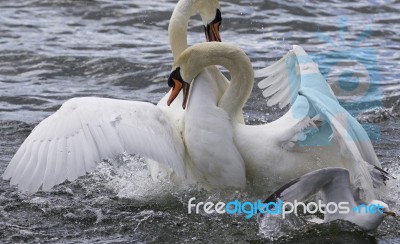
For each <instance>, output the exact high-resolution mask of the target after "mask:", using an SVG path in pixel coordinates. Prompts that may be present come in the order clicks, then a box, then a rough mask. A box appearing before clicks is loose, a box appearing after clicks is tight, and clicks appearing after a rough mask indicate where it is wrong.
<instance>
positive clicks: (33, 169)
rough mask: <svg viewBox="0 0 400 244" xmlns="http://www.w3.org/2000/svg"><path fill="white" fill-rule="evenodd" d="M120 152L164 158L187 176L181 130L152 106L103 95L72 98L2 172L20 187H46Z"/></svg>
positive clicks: (182, 174) (48, 119) (69, 178)
mask: <svg viewBox="0 0 400 244" xmlns="http://www.w3.org/2000/svg"><path fill="white" fill-rule="evenodd" d="M124 151H126V152H128V153H137V154H140V155H142V156H145V157H148V158H151V159H153V160H155V161H157V162H160V163H164V164H165V165H166V166H168V167H170V168H172V169H173V170H174V171H175V172H176V173H177V174H178V175H179V176H182V177H185V176H186V168H185V164H184V160H183V159H184V146H183V142H182V139H181V137H180V134H179V132H178V130H177V128H176V127H175V126H174V125H171V124H170V121H169V120H168V118H167V117H166V116H165V115H164V114H163V112H162V111H161V110H160V109H159V108H157V107H156V106H154V105H152V104H149V103H143V102H132V101H123V100H115V99H107V98H95V97H88V98H74V99H71V100H68V101H67V102H65V103H64V104H63V105H62V107H61V108H60V109H59V110H58V111H57V112H56V113H54V114H53V115H51V116H49V117H48V118H46V119H45V120H43V121H42V122H41V123H39V125H37V126H36V127H35V129H34V130H32V133H31V134H30V135H29V136H28V138H27V139H26V140H25V141H24V143H23V144H22V145H21V147H20V149H19V150H18V151H17V153H16V154H15V156H14V157H13V158H12V160H11V162H10V164H9V166H8V168H7V169H6V171H5V173H4V174H3V178H4V179H10V178H11V184H13V185H14V184H15V185H18V187H19V189H20V190H27V191H30V192H35V191H37V190H38V189H39V188H40V187H42V189H43V190H49V189H51V187H53V186H54V185H56V184H59V183H62V182H64V181H65V180H67V179H68V180H70V181H72V180H75V179H76V178H77V177H79V176H81V175H84V174H85V173H86V172H91V171H92V170H93V169H94V168H95V166H96V164H97V163H99V162H100V160H102V159H106V158H110V157H114V156H116V155H118V154H121V153H123V152H124Z"/></svg>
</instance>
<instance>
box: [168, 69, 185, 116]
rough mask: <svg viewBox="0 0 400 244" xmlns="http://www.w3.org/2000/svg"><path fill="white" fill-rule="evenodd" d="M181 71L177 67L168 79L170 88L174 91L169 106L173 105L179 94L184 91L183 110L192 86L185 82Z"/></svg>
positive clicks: (169, 99)
mask: <svg viewBox="0 0 400 244" xmlns="http://www.w3.org/2000/svg"><path fill="white" fill-rule="evenodd" d="M180 71H181V68H180V67H177V68H176V69H174V71H172V72H171V74H170V75H169V77H168V86H169V87H172V91H171V94H170V96H169V98H168V101H167V105H168V106H169V105H171V103H172V102H173V101H174V100H175V98H176V97H177V96H178V94H179V93H180V92H181V91H182V90H183V102H182V108H183V109H185V108H186V104H187V100H188V97H189V89H190V84H189V83H187V82H185V81H184V80H183V78H182V76H181V72H180Z"/></svg>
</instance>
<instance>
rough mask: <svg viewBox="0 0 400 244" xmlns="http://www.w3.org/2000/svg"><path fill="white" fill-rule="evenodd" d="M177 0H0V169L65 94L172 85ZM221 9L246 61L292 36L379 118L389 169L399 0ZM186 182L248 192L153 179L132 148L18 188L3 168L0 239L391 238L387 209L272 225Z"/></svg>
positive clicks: (152, 95) (368, 116)
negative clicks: (371, 229) (25, 190)
mask: <svg viewBox="0 0 400 244" xmlns="http://www.w3.org/2000/svg"><path fill="white" fill-rule="evenodd" d="M175 3H176V2H175V1H170V0H164V1H156V0H148V1H139V0H121V1H113V0H98V1H90V0H82V1H73V0H60V1H52V0H24V1H22V0H17V1H12V0H2V1H0V128H1V130H0V149H1V150H0V152H1V153H0V173H2V172H3V171H4V170H5V168H6V166H7V164H8V162H9V161H10V159H11V157H12V156H13V154H14V153H15V152H16V150H17V149H18V147H19V145H20V144H21V143H22V142H23V140H24V139H25V138H26V137H27V135H28V134H29V133H30V131H31V130H32V129H33V127H34V126H35V125H36V124H38V123H39V122H40V121H41V120H42V119H44V118H45V117H47V116H48V115H50V114H51V113H53V112H55V111H56V110H57V109H58V108H59V107H60V106H61V104H62V103H63V102H65V101H66V100H67V99H69V98H72V97H77V96H101V97H112V98H118V99H129V100H141V101H147V102H151V103H157V102H158V101H159V100H160V99H161V97H162V96H163V95H164V94H165V93H166V92H167V91H168V87H167V84H166V78H167V76H168V74H169V72H170V69H171V64H172V55H171V52H170V49H169V44H168V36H167V34H168V33H167V26H168V20H169V18H170V15H171V13H172V10H173V8H174V6H175ZM221 11H222V17H223V25H222V33H221V36H222V40H223V41H225V42H230V43H234V44H235V45H237V46H239V47H241V48H242V49H243V50H244V51H245V52H246V53H247V54H248V55H249V57H250V59H251V60H252V62H253V65H254V67H255V68H261V67H265V66H266V65H268V64H271V63H272V62H273V61H276V60H278V59H279V58H280V57H281V56H282V55H284V54H285V53H286V52H287V51H288V50H289V49H291V46H292V45H294V44H297V45H301V46H302V47H303V48H304V49H305V50H306V51H307V52H308V53H309V54H311V55H312V57H313V58H314V60H315V61H316V62H317V63H318V64H319V67H320V69H321V71H322V73H323V74H324V75H325V76H326V77H327V79H328V82H329V83H330V84H331V86H332V89H333V90H334V91H335V94H337V95H338V98H339V99H340V101H341V103H342V105H343V106H344V107H345V108H347V109H349V111H350V112H351V113H352V114H353V115H354V116H356V117H357V118H358V119H359V120H360V121H361V122H362V123H363V124H368V126H372V128H374V129H376V130H377V132H376V133H378V134H379V136H378V137H376V140H374V141H373V143H374V147H375V150H376V152H377V155H378V157H379V159H380V160H381V162H382V164H383V165H384V167H386V168H388V171H389V172H390V173H391V174H393V175H394V176H399V174H400V168H399V158H400V151H399V150H398V145H399V141H400V132H399V131H400V126H399V125H400V124H399V122H398V118H399V108H400V107H399V106H398V105H396V102H397V101H398V99H399V98H400V67H399V64H400V52H399V50H400V38H399V36H400V25H399V23H400V14H399V13H400V1H391V0H380V1H379V0H370V1H365V0H364V1H350V2H344V1H338V0H331V1H308V0H304V1H277V0H275V1H264V0H253V1H252V0H241V1H229V2H228V1H221ZM189 33H190V35H189V43H190V44H193V43H197V42H202V41H204V40H203V39H204V34H203V27H202V22H201V21H200V18H199V17H198V16H196V17H194V18H192V20H191V21H190V23H189ZM282 113H283V111H280V110H279V109H278V108H268V107H266V102H265V100H264V99H263V98H262V96H261V91H259V90H258V88H256V87H255V88H254V90H253V93H252V96H251V98H250V100H249V102H248V103H247V104H246V107H245V118H246V121H247V122H248V123H252V124H260V123H264V122H267V121H271V120H274V119H276V118H278V117H279V116H280V115H282ZM397 178H399V177H397ZM388 188H389V190H388V196H387V198H386V199H384V200H385V201H386V202H387V203H388V204H389V206H390V207H391V208H392V209H393V210H394V211H396V212H398V213H399V212H400V211H399V210H400V200H399V196H400V191H399V180H392V181H391V182H389V187H388ZM271 190H272V189H270V190H266V195H267V194H268V193H270V191H271ZM192 196H196V197H197V198H198V199H202V200H207V199H208V200H212V201H215V202H216V201H219V200H226V199H232V198H240V199H246V198H251V197H252V196H249V195H248V194H247V193H245V192H244V193H243V192H242V193H238V192H234V193H232V192H215V193H208V192H204V191H199V190H197V189H177V188H176V187H174V186H173V185H171V184H170V183H168V182H153V181H152V180H151V179H150V178H149V175H148V171H147V167H146V165H145V164H144V162H143V159H142V158H140V157H138V156H128V155H124V156H121V157H118V158H115V159H110V160H108V161H105V162H102V163H101V164H99V166H98V168H97V170H96V171H95V172H94V173H91V174H89V175H87V176H85V177H81V178H80V179H78V180H77V181H75V182H72V183H64V184H62V185H60V186H57V187H55V188H54V189H53V190H52V191H50V192H46V193H44V192H39V193H36V194H34V195H25V194H22V193H19V192H18V191H17V190H16V189H15V187H10V186H9V183H8V182H7V181H3V180H0V242H67V243H74V242H81V241H88V242H100V243H103V242H109V243H114V242H128V241H132V242H135V241H136V242H152V241H154V242H199V243H203V242H206V241H208V242H217V243H221V242H234V241H235V242H239V243H245V242H254V243H259V242H264V241H268V240H271V239H273V240H276V241H278V242H279V241H281V242H287V241H293V242H296V243H301V242H307V243H313V242H338V243H350V242H353V243H365V242H367V241H369V242H380V243H395V242H400V233H399V229H400V224H399V222H398V221H397V219H394V218H387V219H386V220H385V221H384V222H383V224H382V225H381V226H380V227H379V229H378V230H377V232H375V233H364V232H362V231H360V230H359V229H358V228H357V227H355V226H353V225H351V224H349V223H344V222H338V223H332V224H329V225H315V224H301V225H300V226H299V227H298V228H293V229H289V230H285V229H284V228H283V229H281V230H279V231H278V234H277V235H273V236H269V235H268V234H267V233H265V232H263V231H260V225H259V223H257V221H256V220H255V219H251V220H247V219H245V217H244V216H228V215H189V214H187V201H188V199H189V198H190V197H192Z"/></svg>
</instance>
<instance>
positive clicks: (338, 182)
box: [264, 168, 356, 206]
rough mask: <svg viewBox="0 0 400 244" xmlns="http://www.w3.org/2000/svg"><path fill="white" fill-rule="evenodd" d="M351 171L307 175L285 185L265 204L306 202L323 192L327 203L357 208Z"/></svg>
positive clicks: (341, 169)
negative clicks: (342, 203)
mask: <svg viewBox="0 0 400 244" xmlns="http://www.w3.org/2000/svg"><path fill="white" fill-rule="evenodd" d="M349 177H350V176H349V171H348V170H346V169H344V168H324V169H318V170H315V171H312V172H310V173H307V174H305V175H303V176H301V177H299V178H297V179H294V180H292V181H290V182H289V183H287V184H285V185H283V186H282V187H281V188H279V189H278V190H277V191H275V192H274V193H272V194H271V195H270V196H269V197H268V198H267V199H266V200H265V201H264V203H268V202H276V201H277V200H278V199H280V200H282V201H287V202H293V201H294V200H297V201H306V200H308V199H309V198H310V197H311V196H313V195H315V194H316V193H318V192H319V191H321V192H322V193H323V195H324V197H325V201H326V202H335V203H339V202H349V203H350V206H355V205H356V202H355V200H354V196H353V189H352V186H351V184H350V178H349Z"/></svg>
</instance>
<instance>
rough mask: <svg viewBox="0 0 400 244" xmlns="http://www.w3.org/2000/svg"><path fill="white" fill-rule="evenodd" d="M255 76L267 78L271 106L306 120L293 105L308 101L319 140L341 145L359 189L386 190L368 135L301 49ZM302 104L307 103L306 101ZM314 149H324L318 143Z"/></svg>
mask: <svg viewBox="0 0 400 244" xmlns="http://www.w3.org/2000/svg"><path fill="white" fill-rule="evenodd" d="M255 76H256V77H266V78H264V79H263V80H262V81H260V82H259V84H258V86H259V87H260V88H261V89H263V90H264V91H263V95H264V96H265V97H266V98H267V105H268V106H273V105H276V104H279V107H281V108H283V107H285V106H286V105H288V104H291V106H292V107H291V110H292V111H291V113H292V114H293V115H294V116H295V117H296V116H297V115H298V116H299V117H303V116H304V113H303V112H298V111H296V109H295V107H294V104H295V103H299V102H300V101H298V99H299V97H301V98H306V99H307V102H308V103H309V107H310V110H309V112H308V118H319V120H320V121H319V122H320V124H323V125H325V126H323V127H321V128H323V129H319V132H317V134H318V133H319V134H320V135H319V138H324V139H325V141H326V140H329V141H332V140H333V141H334V142H335V143H337V144H338V146H339V148H340V154H341V155H342V156H343V157H345V158H346V159H347V162H348V163H349V164H350V165H348V169H349V170H351V172H352V173H353V178H354V180H355V181H356V182H357V184H358V185H361V187H362V188H363V189H368V191H370V192H373V191H374V189H373V188H376V189H378V191H381V189H379V188H382V187H383V185H384V181H385V180H386V179H387V176H386V175H384V174H383V173H382V172H379V171H380V170H378V169H380V167H381V165H380V162H379V160H378V158H377V156H376V154H375V152H374V149H373V147H372V143H371V141H370V139H369V137H368V134H367V133H366V131H365V130H364V128H363V127H362V126H361V125H360V124H359V123H358V121H357V120H356V119H355V118H353V117H352V116H351V115H350V114H349V113H348V112H347V111H346V110H345V109H344V108H343V107H342V106H341V105H340V104H339V102H338V100H337V99H336V97H335V96H334V94H333V92H332V90H331V88H330V87H329V85H328V83H327V82H326V80H325V78H324V77H323V75H322V74H321V73H320V72H319V69H318V65H317V64H316V63H314V62H313V60H312V59H311V57H310V56H309V55H307V53H306V52H305V51H304V50H303V49H302V48H301V47H300V46H294V47H293V50H291V51H289V52H288V53H287V54H286V55H285V56H284V57H283V58H282V59H281V60H279V61H278V62H276V63H275V64H273V65H271V66H269V67H267V68H265V69H261V70H258V71H256V72H255ZM301 102H302V103H305V101H304V99H302V100H301ZM303 107H304V106H303ZM303 134H304V133H303ZM315 138H318V136H316V137H314V139H315ZM305 143H306V142H305ZM317 143H318V141H317ZM314 145H315V146H321V145H318V144H315V141H314ZM322 146H323V145H322ZM371 197H373V196H371ZM368 198H369V197H368Z"/></svg>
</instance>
